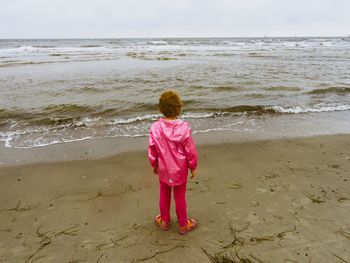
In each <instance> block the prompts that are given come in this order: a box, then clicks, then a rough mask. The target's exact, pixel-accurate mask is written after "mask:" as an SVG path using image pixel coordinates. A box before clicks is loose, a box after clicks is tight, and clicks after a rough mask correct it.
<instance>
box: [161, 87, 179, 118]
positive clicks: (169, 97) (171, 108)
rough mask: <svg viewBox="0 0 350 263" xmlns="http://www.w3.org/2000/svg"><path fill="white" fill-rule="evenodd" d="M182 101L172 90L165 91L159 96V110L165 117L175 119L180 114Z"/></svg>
mask: <svg viewBox="0 0 350 263" xmlns="http://www.w3.org/2000/svg"><path fill="white" fill-rule="evenodd" d="M181 108H182V101H181V99H180V96H179V94H177V92H176V91H173V90H167V91H164V92H163V93H162V95H160V98H159V110H160V112H161V113H163V114H164V116H165V117H177V116H179V115H180V113H181Z"/></svg>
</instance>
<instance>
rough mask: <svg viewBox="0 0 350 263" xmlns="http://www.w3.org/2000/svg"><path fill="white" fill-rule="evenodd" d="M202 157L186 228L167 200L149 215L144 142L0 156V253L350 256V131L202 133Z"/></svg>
mask: <svg viewBox="0 0 350 263" xmlns="http://www.w3.org/2000/svg"><path fill="white" fill-rule="evenodd" d="M131 148H132V147H131ZM46 150H48V151H50V148H47V149H46ZM57 151H59V150H57ZM48 155H49V153H48ZM199 157H200V159H199V169H198V177H197V178H195V179H194V180H189V183H188V195H187V199H188V211H189V215H190V216H192V217H195V218H197V219H198V221H199V227H198V229H196V230H194V231H193V232H191V233H189V234H188V235H185V236H180V235H179V234H178V233H177V227H176V217H175V213H174V207H173V206H172V215H173V218H172V220H173V224H172V227H171V229H170V230H169V231H168V232H163V231H161V230H160V229H158V228H157V226H156V225H155V224H154V223H153V218H154V216H156V215H157V214H158V204H157V203H158V181H157V178H156V177H155V176H154V175H152V172H151V169H150V167H149V165H148V161H147V159H146V153H145V151H137V152H129V153H121V154H118V155H115V156H113V157H104V158H102V159H94V158H92V159H88V160H73V161H60V162H51V163H41V164H26V165H22V166H11V167H1V168H0V180H1V185H0V235H1V239H0V261H1V262H211V260H212V261H213V262H257V263H260V262H264V263H266V262H327V263H328V262H350V250H349V248H350V220H349V218H350V135H334V136H323V137H310V138H297V139H278V140H265V141H256V142H242V143H239V142H236V143H221V144H217V145H201V146H199ZM225 258H226V259H227V258H229V259H231V260H232V261H224V260H225ZM215 260H216V261H215Z"/></svg>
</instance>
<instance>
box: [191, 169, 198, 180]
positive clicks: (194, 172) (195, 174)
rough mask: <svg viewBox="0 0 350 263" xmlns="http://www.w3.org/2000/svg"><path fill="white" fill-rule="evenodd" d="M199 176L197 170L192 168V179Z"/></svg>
mask: <svg viewBox="0 0 350 263" xmlns="http://www.w3.org/2000/svg"><path fill="white" fill-rule="evenodd" d="M196 176H197V170H193V171H192V170H191V179H193V178H195V177H196Z"/></svg>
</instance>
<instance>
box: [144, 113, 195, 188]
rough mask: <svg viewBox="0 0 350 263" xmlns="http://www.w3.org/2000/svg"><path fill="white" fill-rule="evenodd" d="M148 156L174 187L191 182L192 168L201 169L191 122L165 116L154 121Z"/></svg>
mask: <svg viewBox="0 0 350 263" xmlns="http://www.w3.org/2000/svg"><path fill="white" fill-rule="evenodd" d="M148 159H149V161H150V163H151V165H152V167H153V168H156V169H158V176H159V179H160V180H161V181H163V182H164V183H166V184H167V185H170V186H175V185H180V184H182V183H185V182H186V181H187V176H188V169H190V170H195V169H196V168H197V151H196V147H195V145H194V141H193V138H192V131H191V128H190V126H189V124H188V122H185V121H182V120H179V119H176V120H165V119H163V118H161V119H160V120H159V121H157V122H155V123H153V124H152V126H151V128H150V134H149V144H148Z"/></svg>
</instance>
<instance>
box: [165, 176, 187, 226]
mask: <svg viewBox="0 0 350 263" xmlns="http://www.w3.org/2000/svg"><path fill="white" fill-rule="evenodd" d="M159 184H160V195H159V208H160V215H161V217H162V219H163V220H164V221H165V222H170V202H171V188H173V189H174V199H175V205H176V215H177V220H178V222H179V225H180V226H185V225H186V224H187V211H186V184H187V182H185V183H183V184H181V185H177V186H173V187H171V186H169V185H167V184H166V183H164V182H162V181H161V180H159Z"/></svg>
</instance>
